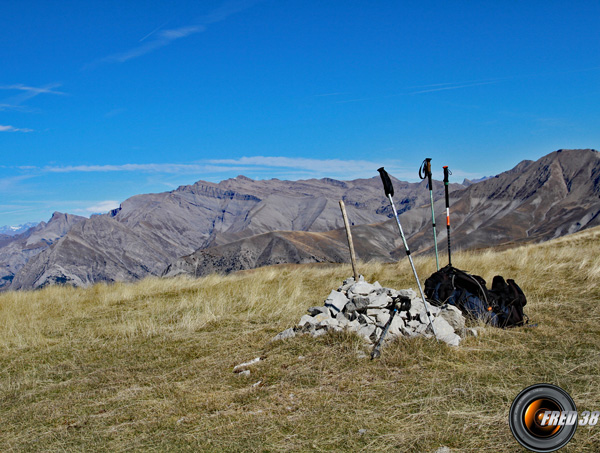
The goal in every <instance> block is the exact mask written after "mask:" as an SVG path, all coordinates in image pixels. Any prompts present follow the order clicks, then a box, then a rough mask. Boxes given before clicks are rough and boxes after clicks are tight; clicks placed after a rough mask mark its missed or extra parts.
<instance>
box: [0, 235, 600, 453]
mask: <svg viewBox="0 0 600 453" xmlns="http://www.w3.org/2000/svg"><path fill="white" fill-rule="evenodd" d="M599 244H600V229H594V230H590V231H586V232H582V233H579V234H576V235H572V236H568V237H565V238H561V239H559V240H555V241H552V242H548V243H545V244H541V245H529V246H525V247H521V248H515V249H511V250H507V251H502V252H493V251H485V252H481V253H459V254H456V256H454V255H453V261H454V264H455V265H456V266H457V267H460V268H463V269H466V270H469V271H471V272H473V273H477V274H479V275H482V276H483V277H484V278H486V279H487V280H488V281H491V278H492V277H493V275H495V274H497V273H499V274H502V275H504V276H505V277H507V278H514V279H515V280H516V281H517V282H518V283H519V284H520V285H521V286H522V287H523V289H524V291H525V293H526V295H527V296H528V301H529V304H528V306H527V307H526V308H527V310H526V312H527V313H528V314H529V315H530V317H531V318H532V322H537V323H539V327H538V328H530V329H516V330H507V331H503V330H499V329H493V328H486V329H484V331H483V332H484V333H483V335H481V336H479V337H477V338H469V339H467V340H465V341H464V342H463V343H462V345H461V347H459V348H450V347H447V346H445V345H444V344H438V343H436V342H433V341H430V340H401V341H397V342H396V343H394V344H392V345H391V346H389V347H387V348H386V349H385V350H384V351H383V355H382V359H381V360H379V361H374V362H372V361H370V360H368V359H365V358H360V357H359V354H358V353H359V352H361V351H366V352H367V353H368V349H365V346H364V344H363V343H362V342H361V340H360V339H359V338H358V337H356V336H354V335H349V334H335V335H326V336H323V337H320V338H317V339H313V338H310V337H297V338H294V339H291V340H287V341H284V342H275V343H272V342H270V341H269V340H270V339H271V338H272V337H273V336H274V335H275V334H276V333H277V332H279V331H281V330H283V329H285V328H287V327H290V326H292V325H294V323H295V322H297V320H298V319H299V318H300V316H301V315H302V314H304V312H305V310H306V308H308V307H309V306H312V305H318V304H322V302H323V300H324V299H325V297H326V296H327V295H328V293H329V291H330V290H331V289H332V288H336V287H337V286H339V284H340V282H341V281H342V280H343V279H344V278H345V277H347V276H348V275H350V274H351V270H350V267H349V266H347V265H342V266H338V265H331V266H329V265H328V266H277V267H270V268H264V269H258V270H255V271H248V272H243V273H238V274H235V275H230V276H226V277H223V276H217V275H212V276H209V277H206V278H202V279H198V280H190V279H185V278H179V279H171V280H161V279H148V280H144V281H142V282H139V283H137V284H115V285H96V286H94V287H92V288H89V289H83V290H82V289H73V288H68V287H52V288H47V289H44V290H42V291H37V292H11V293H5V294H2V295H0V367H1V368H0V369H1V370H2V371H1V372H0V417H1V419H2V423H1V424H0V449H1V450H2V451H180V450H181V451H188V450H189V451H198V450H201V451H288V450H296V451H307V450H317V451H325V450H327V451H340V450H346V451H361V450H376V451H418V452H421V451H435V450H436V449H437V448H438V447H440V446H442V445H445V446H448V447H450V448H452V449H456V450H457V451H473V452H475V451H477V452H479V451H490V452H491V451H493V452H497V451H522V449H521V448H520V447H519V446H518V444H517V443H516V441H515V440H514V439H513V438H512V435H511V433H510V430H509V428H508V422H507V418H508V410H509V407H510V404H511V402H512V400H513V398H514V397H515V396H516V395H517V394H518V393H519V391H521V390H522V389H523V388H525V387H527V386H529V385H532V384H534V383H538V382H549V383H554V384H557V385H560V386H561V387H563V388H564V389H566V390H567V391H568V392H570V394H571V395H572V396H573V398H574V399H575V402H576V403H577V405H578V407H579V409H580V410H584V409H588V410H600V389H599V388H598V385H597V382H596V380H597V377H598V375H599V372H600V366H599V364H600V361H599V357H600V352H599V351H600V335H599V334H600V324H599V317H600V308H599V307H598V305H599V302H600V258H599V255H600V254H599V253H598V250H599V247H598V245H599ZM442 260H443V258H442ZM433 266H435V264H434V262H433V260H431V259H430V258H429V259H427V258H424V257H420V258H418V259H417V260H416V267H417V270H418V271H419V275H420V276H421V278H422V279H423V280H424V279H425V277H426V276H427V275H429V274H430V273H431V272H432V271H433V270H434V269H433ZM361 271H362V272H363V273H364V274H365V276H366V278H367V280H369V281H374V280H379V282H380V283H381V284H382V285H384V286H390V287H395V288H406V287H414V281H413V277H412V274H411V271H410V267H409V266H408V263H407V262H406V261H405V260H402V261H401V262H400V263H398V264H396V265H383V264H377V263H368V264H361ZM257 356H264V357H265V359H264V360H263V361H261V362H260V363H258V364H257V365H254V366H253V367H251V375H250V376H249V377H243V376H239V375H237V374H234V373H233V372H232V369H233V366H234V365H236V364H238V363H241V362H245V361H247V360H249V359H252V358H254V357H257ZM258 382H260V384H257V385H253V384H256V383H258ZM359 430H366V432H364V433H362V431H361V432H359ZM361 433H362V434H361ZM599 442H600V428H593V427H580V428H579V429H578V432H577V433H576V435H575V437H574V439H573V440H572V441H571V443H570V444H569V445H568V446H567V447H566V448H565V451H596V450H597V446H598V444H599Z"/></svg>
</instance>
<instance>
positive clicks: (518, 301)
mask: <svg viewBox="0 0 600 453" xmlns="http://www.w3.org/2000/svg"><path fill="white" fill-rule="evenodd" d="M488 294H489V296H490V298H491V299H492V300H493V304H494V308H495V310H494V311H496V313H497V316H498V324H499V327H514V326H522V325H523V324H526V323H527V316H525V314H524V313H523V307H524V306H525V305H527V298H526V297H525V294H524V293H523V290H522V289H521V287H520V286H519V285H517V284H516V283H515V281H514V280H512V279H510V278H509V279H508V280H506V281H504V278H503V277H502V276H500V275H496V276H495V277H494V280H493V281H492V289H491V290H489V291H488Z"/></svg>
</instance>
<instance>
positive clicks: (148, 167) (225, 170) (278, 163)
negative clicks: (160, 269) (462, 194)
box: [19, 156, 481, 187]
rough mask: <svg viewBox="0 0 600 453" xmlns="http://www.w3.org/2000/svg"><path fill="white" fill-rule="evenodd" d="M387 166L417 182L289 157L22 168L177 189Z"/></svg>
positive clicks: (353, 175) (347, 174)
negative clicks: (113, 176)
mask: <svg viewBox="0 0 600 453" xmlns="http://www.w3.org/2000/svg"><path fill="white" fill-rule="evenodd" d="M381 166H385V168H386V170H388V172H389V173H390V174H391V175H393V176H394V177H396V178H398V179H401V180H404V181H416V179H417V178H416V173H415V171H414V168H412V167H411V168H408V167H406V166H405V165H404V164H403V163H402V162H401V161H399V160H397V159H386V160H382V161H372V160H344V159H310V158H304V157H285V156H249V157H240V158H237V159H207V160H202V161H198V162H193V163H183V164H181V163H160V164H153V163H150V164H135V163H130V164H121V165H67V166H45V167H27V168H25V167H20V168H19V169H20V170H21V171H25V172H27V173H29V174H32V175H36V176H38V175H42V174H67V173H106V172H130V173H138V174H150V175H161V174H162V175H172V176H170V177H169V178H167V179H169V184H171V185H172V187H177V186H178V185H180V184H181V183H182V181H181V179H180V178H179V176H183V175H191V176H192V177H193V178H199V179H204V180H208V181H221V180H223V179H226V178H229V177H233V176H237V175H240V174H243V175H244V176H248V177H250V178H254V179H270V178H279V179H290V180H298V179H311V178H334V179H340V180H351V179H358V178H372V177H374V176H377V168H379V167H381ZM453 172H454V173H455V174H456V175H457V176H459V177H466V178H469V179H472V178H477V177H480V176H481V175H479V174H472V173H466V172H461V171H460V170H459V169H453Z"/></svg>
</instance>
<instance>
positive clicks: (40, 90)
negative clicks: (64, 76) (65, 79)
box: [0, 83, 67, 112]
mask: <svg viewBox="0 0 600 453" xmlns="http://www.w3.org/2000/svg"><path fill="white" fill-rule="evenodd" d="M60 86H61V85H60V84H59V83H52V84H49V85H45V86H42V87H33V86H29V85H23V84H13V85H0V90H5V91H17V92H19V94H15V95H14V96H10V97H8V98H6V99H4V100H2V101H1V102H0V110H17V111H22V112H28V111H31V109H29V108H27V107H23V106H21V104H23V103H24V102H26V101H28V100H30V99H33V98H34V97H36V96H39V95H40V94H52V95H61V96H64V95H66V94H67V93H64V92H62V91H58V90H55V88H58V87H60Z"/></svg>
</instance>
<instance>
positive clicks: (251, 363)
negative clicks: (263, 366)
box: [233, 330, 285, 373]
mask: <svg viewBox="0 0 600 453" xmlns="http://www.w3.org/2000/svg"><path fill="white" fill-rule="evenodd" d="M284 332H285V330H284ZM261 360H262V359H261V358H260V357H256V358H255V359H252V360H250V361H248V362H244V363H240V364H239V365H236V366H234V367H233V372H234V373H235V372H236V371H237V370H239V369H241V368H245V367H247V366H250V365H254V364H255V363H258V362H260V361H261Z"/></svg>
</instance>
